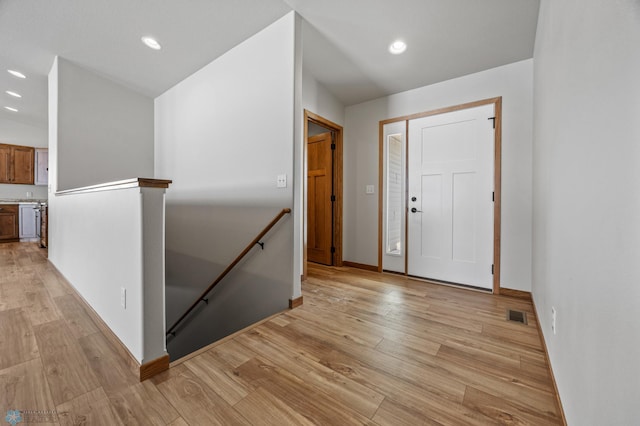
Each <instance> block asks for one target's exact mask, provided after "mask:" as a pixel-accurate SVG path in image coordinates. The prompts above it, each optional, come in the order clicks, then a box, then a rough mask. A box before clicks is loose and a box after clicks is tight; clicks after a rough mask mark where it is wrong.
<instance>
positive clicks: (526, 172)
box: [343, 59, 533, 291]
mask: <svg viewBox="0 0 640 426" xmlns="http://www.w3.org/2000/svg"><path fill="white" fill-rule="evenodd" d="M532 85H533V60H531V59H529V60H525V61H521V62H516V63H513V64H509V65H505V66H501V67H498V68H494V69H490V70H487V71H482V72H479V73H476V74H471V75H467V76H464V77H460V78H456V79H453V80H448V81H445V82H442V83H438V84H434V85H430V86H425V87H422V88H418V89H414V90H410V91H407V92H402V93H398V94H395V95H391V96H387V97H384V98H380V99H376V100H373V101H370V102H365V103H362V104H358V105H353V106H348V107H347V108H346V111H345V142H344V200H345V204H344V220H345V222H344V247H343V250H344V260H348V261H352V262H357V263H362V264H367V265H377V264H378V191H379V190H380V188H378V156H379V140H378V123H379V121H381V120H385V119H389V118H395V117H400V116H404V115H409V114H414V113H419V112H425V111H430V110H434V109H438V108H443V107H448V106H453V105H459V104H464V103H467V102H472V101H477V100H481V99H487V98H493V97H497V96H502V118H503V121H502V229H501V235H502V239H501V247H502V258H501V286H502V287H506V288H511V289H516V290H523V291H530V290H531V208H532V207H531V202H532V201H531V199H532V188H531V185H532V184H531V167H532V166H531V150H532V147H531V143H532V142H531V141H532V114H533V112H532V108H533V104H532V102H533V101H532V97H533V87H532ZM366 185H374V187H375V194H365V187H366Z"/></svg>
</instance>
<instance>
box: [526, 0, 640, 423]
mask: <svg viewBox="0 0 640 426" xmlns="http://www.w3.org/2000/svg"><path fill="white" fill-rule="evenodd" d="M638 46H640V2H638V1H637V0H619V1H613V2H612V1H603V0H580V1H578V0H566V1H553V0H542V2H541V5H540V15H539V19H538V31H537V37H536V45H535V56H534V58H535V59H534V60H535V71H534V87H535V92H534V93H535V95H534V96H535V98H534V100H535V115H534V145H533V146H534V157H533V164H534V168H533V188H534V198H533V200H534V210H533V296H534V300H535V303H536V307H537V311H538V319H539V321H540V323H541V326H542V331H543V334H544V338H545V341H546V344H547V348H548V351H549V356H550V360H551V366H552V368H553V371H554V374H555V378H556V382H557V385H558V388H559V393H560V397H561V400H562V404H563V407H564V411H565V415H566V417H567V422H568V424H569V425H633V424H638V422H639V421H640V403H639V402H640V361H639V360H640V319H639V318H638V312H639V311H640V265H639V263H638V259H640V220H639V218H640V125H639V124H638V123H639V121H638V117H640V78H639V76H640V53H639V52H640V50H639V48H638ZM552 308H555V309H556V315H557V317H556V325H555V328H556V332H555V333H554V332H553V331H552V320H551V310H552Z"/></svg>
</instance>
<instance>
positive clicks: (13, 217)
mask: <svg viewBox="0 0 640 426" xmlns="http://www.w3.org/2000/svg"><path fill="white" fill-rule="evenodd" d="M19 240H20V230H19V227H18V205H17V204H0V242H7V241H19Z"/></svg>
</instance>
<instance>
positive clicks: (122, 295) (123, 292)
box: [120, 287, 127, 309]
mask: <svg viewBox="0 0 640 426" xmlns="http://www.w3.org/2000/svg"><path fill="white" fill-rule="evenodd" d="M120 305H122V308H123V309H127V289H126V288H124V287H120Z"/></svg>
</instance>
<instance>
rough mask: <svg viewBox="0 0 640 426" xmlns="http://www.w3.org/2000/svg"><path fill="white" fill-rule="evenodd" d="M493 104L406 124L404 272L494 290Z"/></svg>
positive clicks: (415, 120)
mask: <svg viewBox="0 0 640 426" xmlns="http://www.w3.org/2000/svg"><path fill="white" fill-rule="evenodd" d="M492 117H494V105H485V106H480V107H475V108H469V109H465V110H460V111H454V112H449V113H443V114H439V115H433V116H429V117H424V118H419V119H414V120H411V121H409V135H408V136H409V137H408V150H409V155H408V198H409V199H408V200H407V205H408V209H409V212H408V224H407V226H408V238H407V239H408V241H407V244H408V250H407V256H408V259H407V261H408V274H409V275H413V276H418V277H424V278H431V279H435V280H440V281H446V282H452V283H458V284H465V285H470V286H475V287H481V288H487V289H491V288H492V287H493V277H492V264H493V190H494V188H493V186H494V184H493V182H494V129H493V120H491V119H490V118H492Z"/></svg>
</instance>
